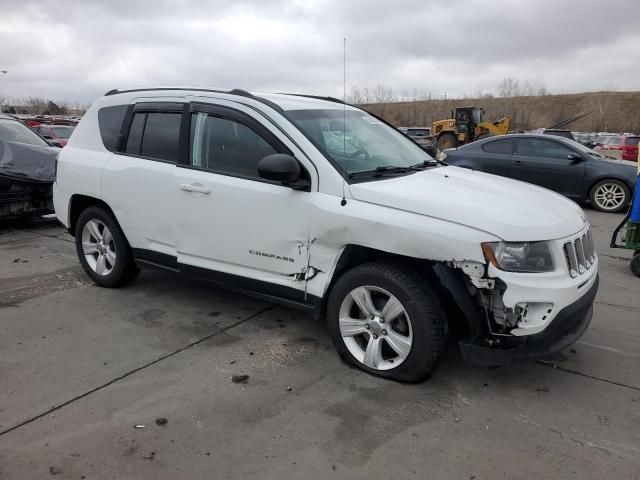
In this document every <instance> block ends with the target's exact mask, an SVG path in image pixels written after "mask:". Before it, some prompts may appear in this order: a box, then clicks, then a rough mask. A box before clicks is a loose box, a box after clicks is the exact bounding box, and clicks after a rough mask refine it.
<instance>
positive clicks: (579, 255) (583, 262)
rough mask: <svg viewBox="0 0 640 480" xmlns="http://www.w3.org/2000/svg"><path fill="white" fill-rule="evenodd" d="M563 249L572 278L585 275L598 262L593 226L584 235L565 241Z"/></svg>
mask: <svg viewBox="0 0 640 480" xmlns="http://www.w3.org/2000/svg"><path fill="white" fill-rule="evenodd" d="M562 250H563V252H564V258H565V260H566V262H567V268H568V269H569V275H570V276H571V278H576V277H577V276H578V275H583V274H584V273H585V272H586V271H587V270H590V269H591V267H592V266H593V264H594V263H595V262H596V251H595V247H594V245H593V234H592V233H591V228H589V230H587V231H586V232H585V233H584V234H583V235H582V236H580V237H578V238H575V239H573V240H572V241H569V242H565V243H564V244H563V245H562Z"/></svg>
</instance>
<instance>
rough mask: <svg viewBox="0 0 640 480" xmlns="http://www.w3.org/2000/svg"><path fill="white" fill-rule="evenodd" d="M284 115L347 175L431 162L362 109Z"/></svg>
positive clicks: (424, 153) (298, 111) (309, 111)
mask: <svg viewBox="0 0 640 480" xmlns="http://www.w3.org/2000/svg"><path fill="white" fill-rule="evenodd" d="M286 115H287V117H288V118H289V120H290V121H291V122H292V123H293V124H294V125H295V126H296V127H297V128H298V129H299V130H300V131H301V132H302V133H303V134H304V135H305V136H306V137H307V138H308V139H309V140H310V141H311V142H312V143H313V144H314V145H315V146H316V148H318V150H320V152H321V153H322V154H323V155H324V156H325V157H326V158H327V159H329V160H331V161H332V162H333V163H334V164H337V165H338V166H339V167H340V168H341V169H342V170H344V171H345V172H346V173H347V174H355V173H359V172H369V171H376V170H382V169H385V168H392V167H398V168H408V167H411V166H416V165H423V164H425V162H428V161H430V160H432V158H431V157H430V156H429V155H428V154H427V153H426V152H425V151H424V150H422V149H421V148H420V147H419V146H418V145H416V144H415V143H413V142H412V141H411V140H409V139H408V138H407V137H406V136H405V135H404V134H402V133H401V132H399V131H398V130H396V129H395V128H392V127H389V126H388V125H385V124H384V123H383V122H381V121H380V120H378V119H376V118H375V117H373V116H371V115H369V114H368V113H367V112H364V111H362V110H347V111H346V112H345V111H343V110H339V109H335V110H320V109H317V110H291V111H288V112H286ZM407 173H408V172H407Z"/></svg>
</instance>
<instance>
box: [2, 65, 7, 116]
mask: <svg viewBox="0 0 640 480" xmlns="http://www.w3.org/2000/svg"><path fill="white" fill-rule="evenodd" d="M0 73H2V74H4V75H6V74H7V73H9V72H8V71H7V70H0ZM0 113H2V96H0Z"/></svg>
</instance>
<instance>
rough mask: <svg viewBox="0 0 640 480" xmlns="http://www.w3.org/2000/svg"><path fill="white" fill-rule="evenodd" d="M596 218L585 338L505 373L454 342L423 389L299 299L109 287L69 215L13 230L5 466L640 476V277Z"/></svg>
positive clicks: (5, 336)
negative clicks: (359, 348)
mask: <svg viewBox="0 0 640 480" xmlns="http://www.w3.org/2000/svg"><path fill="white" fill-rule="evenodd" d="M588 215H589V218H590V219H591V222H592V224H593V226H594V233H595V236H596V244H597V247H598V252H599V254H600V275H601V286H600V291H599V293H598V297H597V299H596V305H595V316H594V319H593V322H592V324H591V327H590V328H589V330H588V331H587V332H586V334H585V335H584V337H583V338H582V339H581V340H580V341H579V342H578V343H577V344H575V345H574V346H573V348H571V349H569V350H567V351H566V352H564V353H563V354H561V355H559V356H557V357H556V358H554V359H550V360H549V361H546V362H536V363H529V364H524V365H519V366H513V367H503V368H495V369H487V368H480V367H474V366H472V365H469V364H466V363H464V362H463V361H462V360H461V358H460V356H459V354H458V353H457V350H456V348H455V346H454V345H451V346H450V348H449V349H448V352H447V354H446V356H445V359H444V361H443V363H442V364H441V365H440V366H439V367H438V368H437V370H436V371H435V373H434V375H433V377H432V378H431V379H430V380H428V381H427V382H425V383H422V384H419V385H403V384H398V383H394V382H390V381H385V380H381V379H378V378H376V377H373V376H370V375H367V374H364V373H361V372H360V371H358V370H355V369H353V368H350V367H348V366H346V365H345V364H343V363H342V362H341V361H340V360H339V358H338V356H337V355H336V354H335V353H334V349H333V346H332V345H331V342H330V340H329V337H328V335H327V333H326V332H325V328H324V324H323V323H322V322H317V321H314V320H313V319H312V318H311V317H310V316H306V315H305V314H302V313H300V312H298V311H295V310H290V309H288V308H283V307H279V306H275V305H271V304H267V303H264V302H261V301H257V300H253V299H251V298H248V297H245V296H241V295H236V294H232V293H229V292H226V291H223V290H219V289H216V288H214V287H211V286H210V285H207V284H205V283H199V282H195V281H191V280H186V279H184V278H181V277H179V276H176V275H173V274H169V273H164V272H155V271H145V272H143V273H142V274H141V275H140V277H139V278H138V279H137V280H136V281H135V282H134V283H133V284H132V285H131V286H130V287H128V288H126V289H119V290H108V289H102V288H99V287H96V286H93V285H92V284H91V283H89V282H88V280H87V278H86V277H85V275H84V274H83V272H82V270H81V268H80V266H79V264H78V262H77V259H76V254H75V248H74V245H73V243H72V238H71V237H70V236H69V235H68V234H67V233H66V232H65V231H64V230H62V229H61V228H59V227H57V226H56V225H55V224H54V223H51V222H43V221H36V222H30V223H22V224H10V225H6V224H5V225H2V226H0V479H32V478H38V479H41V478H49V477H50V476H52V477H54V478H74V479H95V478H118V479H129V478H130V479H133V478H136V479H139V478H153V479H187V478H189V479H191V478H202V479H205V478H206V479H211V478H216V479H218V478H260V479H271V478H274V479H275V478H302V477H304V478H307V479H313V478H393V479H399V478H430V479H435V478H443V479H454V478H455V479H477V480H480V479H495V478H526V479H535V478H544V479H548V478H580V479H584V478H598V479H601V478H617V479H622V478H625V479H626V478H640V279H638V278H636V277H634V276H633V275H632V274H631V272H630V270H629V261H628V258H629V257H630V255H629V252H625V251H619V250H611V249H609V248H608V240H609V235H610V232H611V231H612V229H613V227H614V226H615V225H616V224H617V223H618V222H619V221H620V218H621V216H619V215H607V214H600V213H597V212H594V211H588ZM234 375H248V376H249V378H248V380H246V383H234V382H232V380H231V377H232V376H234ZM158 418H166V419H167V423H166V424H164V425H158V424H157V423H156V419H158ZM160 423H162V422H160ZM136 426H138V428H136Z"/></svg>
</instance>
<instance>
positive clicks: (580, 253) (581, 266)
mask: <svg viewBox="0 0 640 480" xmlns="http://www.w3.org/2000/svg"><path fill="white" fill-rule="evenodd" d="M574 244H575V248H576V255H577V257H578V273H579V274H580V275H582V274H583V273H584V272H585V270H586V269H587V265H586V259H585V257H584V247H583V246H582V239H581V238H577V239H576V240H575V242H574Z"/></svg>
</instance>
